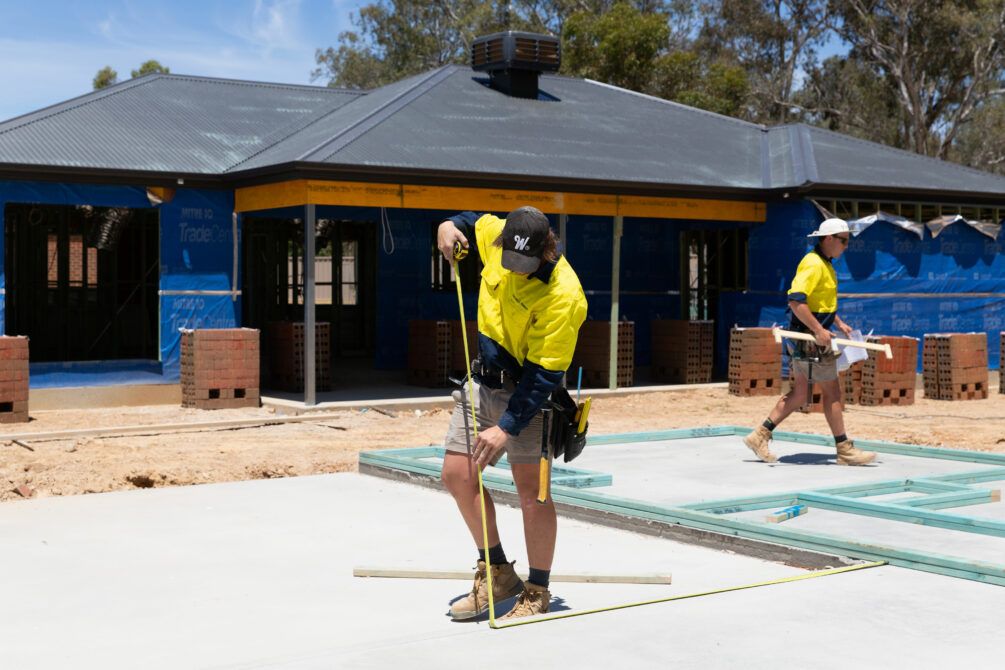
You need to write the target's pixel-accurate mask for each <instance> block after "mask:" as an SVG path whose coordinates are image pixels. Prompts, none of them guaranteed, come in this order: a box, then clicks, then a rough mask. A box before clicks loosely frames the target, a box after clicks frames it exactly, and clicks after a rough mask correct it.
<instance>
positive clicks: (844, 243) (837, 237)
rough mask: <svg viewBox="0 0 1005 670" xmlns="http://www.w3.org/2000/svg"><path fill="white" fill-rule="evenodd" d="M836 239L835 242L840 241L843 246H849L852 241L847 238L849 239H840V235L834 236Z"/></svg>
mask: <svg viewBox="0 0 1005 670" xmlns="http://www.w3.org/2000/svg"><path fill="white" fill-rule="evenodd" d="M834 239H835V240H840V242H841V244H842V245H843V246H848V242H849V241H850V238H847V237H840V236H839V235H835V236H834Z"/></svg>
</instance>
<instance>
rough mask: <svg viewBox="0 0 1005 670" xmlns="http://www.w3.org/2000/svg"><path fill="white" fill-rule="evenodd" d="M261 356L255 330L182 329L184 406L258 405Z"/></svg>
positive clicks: (231, 406)
mask: <svg viewBox="0 0 1005 670" xmlns="http://www.w3.org/2000/svg"><path fill="white" fill-rule="evenodd" d="M259 358H260V354H259V334H258V331H257V330H255V329H252V328H223V329H215V330H185V331H182V334H181V404H182V407H196V408H199V409H229V408H233V407H258V405H259V400H260V396H259Z"/></svg>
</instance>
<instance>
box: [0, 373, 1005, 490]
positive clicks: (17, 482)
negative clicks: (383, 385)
mask: <svg viewBox="0 0 1005 670" xmlns="http://www.w3.org/2000/svg"><path fill="white" fill-rule="evenodd" d="M991 391H992V394H991V395H990V397H989V398H988V399H986V400H970V401H961V402H947V401H937V400H926V399H923V398H919V399H918V400H917V401H916V403H915V404H914V405H908V406H902V407H900V406H894V407H860V406H856V405H852V406H849V407H848V409H847V410H846V414H845V422H846V426H847V432H848V435H849V436H850V437H852V438H856V437H857V438H871V439H878V440H887V441H892V442H906V443H911V444H923V445H929V446H937V447H953V448H964V449H974V450H980V451H997V452H1005V395H1002V394H999V393H997V389H996V388H992V389H991ZM919 395H920V393H919ZM774 401H775V399H774V398H769V397H757V398H737V397H734V396H730V395H729V394H728V393H727V390H726V388H725V387H724V386H723V387H722V388H702V389H689V390H683V391H666V392H659V393H646V394H632V395H618V396H606V397H599V398H596V399H594V403H593V409H592V411H591V414H590V432H591V434H593V435H597V434H605V433H628V432H637V431H648V430H667V429H671V428H693V427H699V426H716V425H723V424H732V425H741V426H754V425H756V424H758V423H760V422H761V421H762V420H763V419H764V417H765V416H766V415H767V413H768V411H769V410H770V409H771V407H772V405H773V403H774ZM323 414H324V415H325V417H329V418H323V419H322V418H321V417H319V418H318V419H317V420H311V421H308V422H303V423H283V424H273V425H264V426H259V427H253V428H239V429H228V430H219V429H217V430H204V431H200V432H183V433H159V434H157V433H154V434H148V435H131V436H122V437H113V436H102V435H98V436H92V437H82V438H73V439H66V438H64V439H56V440H51V439H50V440H40V439H33V437H32V434H35V433H41V432H47V431H57V430H82V429H91V428H107V429H113V428H116V427H124V426H139V425H155V424H174V423H196V422H199V423H201V422H211V421H223V420H230V419H261V420H262V421H263V422H267V421H269V420H274V419H275V417H276V415H275V412H274V410H273V409H271V408H268V407H260V408H246V409H235V410H214V411H207V410H196V409H183V408H180V407H177V406H149V407H120V408H114V409H88V410H53V411H39V412H33V413H32V414H31V421H30V422H28V423H21V424H6V425H0V501H13V500H21V499H24V498H25V497H35V498H38V497H50V496H63V495H77V494H82V493H97V492H103V491H119V490H128V489H134V488H149V487H161V486H185V485H189V484H207V483H211V482H226V481H241V480H248V479H262V478H271V477H295V476H299V475H311V474H321V473H331V472H346V471H352V470H355V469H356V461H357V453H358V452H359V451H361V450H367V449H386V448H398V447H415V446H425V445H439V444H442V440H443V435H444V433H445V431H446V428H447V424H448V423H449V418H450V414H449V411H447V410H444V409H432V410H424V411H420V410H410V411H398V412H394V413H393V416H389V415H388V414H385V413H381V412H380V411H377V410H372V411H362V412H361V411H358V410H357V411H342V412H337V413H336V412H328V411H326V412H323ZM333 415H334V418H330V417H332V416H333ZM782 429H784V430H790V431H797V432H806V433H816V434H820V435H829V431H828V429H827V425H826V422H825V421H824V418H823V415H822V414H799V413H797V414H794V415H793V416H792V417H790V418H789V419H788V420H786V422H785V423H784V424H783V425H782ZM14 439H18V440H19V441H20V442H23V443H25V444H27V445H28V446H27V447H25V446H22V445H20V444H17V443H15V442H13V441H12V440H14ZM29 448H30V449H29ZM748 456H749V454H746V453H745V452H741V451H738V452H737V458H746V457H748ZM588 461H589V451H588V450H587V452H586V453H584V455H583V456H582V457H581V460H580V461H578V462H579V463H581V464H582V465H583V467H589V463H588Z"/></svg>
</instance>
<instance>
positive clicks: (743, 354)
mask: <svg viewBox="0 0 1005 670" xmlns="http://www.w3.org/2000/svg"><path fill="white" fill-rule="evenodd" d="M729 392H730V393H731V394H732V395H738V396H759V395H779V394H780V393H781V392H782V345H781V343H778V342H775V338H774V336H773V335H772V333H771V329H770V328H739V327H734V328H733V330H732V331H731V332H730V334H729Z"/></svg>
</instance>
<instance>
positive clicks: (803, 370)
mask: <svg viewBox="0 0 1005 670" xmlns="http://www.w3.org/2000/svg"><path fill="white" fill-rule="evenodd" d="M850 236H851V231H850V230H849V229H848V223H847V222H846V221H844V220H842V219H836V218H833V219H827V220H826V221H824V222H823V223H821V224H820V227H819V228H818V229H817V230H815V231H813V232H812V233H810V234H809V237H812V238H816V239H817V244H816V246H815V247H814V248H813V250H812V251H811V252H809V253H808V254H806V256H804V257H803V260H802V261H800V263H799V267H798V268H797V269H796V276H795V277H794V278H793V279H792V288H790V289H789V293H788V298H789V310H790V311H791V312H792V319H791V323H790V325H789V328H790V329H791V330H794V331H799V332H804V333H811V334H812V335H813V336H814V338H815V339H816V342H803V341H797V343H796V344H795V345H794V346H793V347H792V350H791V351H790V354H791V355H792V358H791V360H792V363H791V372H792V377H793V380H794V383H793V386H792V390H791V391H789V392H788V393H786V394H785V395H783V396H782V397H781V398H780V399H779V400H778V402H777V403H776V404H775V408H774V409H773V410H771V413H770V414H769V415H768V418H767V419H766V420H765V421H764V423H763V424H761V425H760V426H758V427H757V428H755V429H754V430H753V431H751V432H750V433H749V434H748V435H747V436H746V437H745V438H744V439H743V441H744V443H745V444H746V445H747V446H748V447H750V449H751V450H752V451H753V452H754V453H755V454H757V457H758V458H759V459H761V460H762V461H764V462H765V463H774V462H775V461H777V460H778V459H777V457H776V456H775V455H774V454H773V453H771V450H770V449H769V448H768V442H769V441H770V440H771V434H772V433H771V431H773V430H774V429H775V427H776V426H777V425H778V424H780V423H781V422H782V421H784V420H785V418H786V417H787V416H789V415H790V414H792V412H794V411H795V410H796V409H798V408H799V407H800V406H801V405H802V404H803V402H804V401H805V400H806V396H807V393H808V391H809V385H810V384H819V385H820V393H821V396H822V398H821V402H822V404H823V410H824V416H825V417H826V419H827V425H829V426H830V429H831V432H832V434H833V435H834V443H835V444H836V445H837V463H838V465H865V464H867V463H871V462H872V461H873V460H874V459H875V458H876V453H875V452H873V451H862V450H861V449H856V448H855V445H854V443H853V442H852V441H851V440H849V439H848V436H847V434H845V427H844V416H843V414H842V410H841V386H840V384H839V383H838V369H837V358H838V356H837V355H836V354H835V353H834V351H833V349H832V348H831V332H830V328H831V327H832V326H833V327H837V329H838V330H840V331H841V332H842V333H843V334H844V336H845V337H850V336H851V326H849V325H848V324H846V323H845V322H844V321H842V320H841V317H839V316H838V315H837V275H836V274H835V273H834V266H833V265H832V262H833V261H834V260H835V259H836V258H838V257H840V256H841V254H842V253H844V250H845V249H846V248H847V247H848V240H849V238H850Z"/></svg>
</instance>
